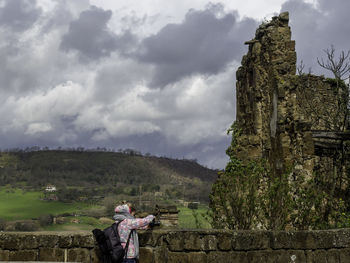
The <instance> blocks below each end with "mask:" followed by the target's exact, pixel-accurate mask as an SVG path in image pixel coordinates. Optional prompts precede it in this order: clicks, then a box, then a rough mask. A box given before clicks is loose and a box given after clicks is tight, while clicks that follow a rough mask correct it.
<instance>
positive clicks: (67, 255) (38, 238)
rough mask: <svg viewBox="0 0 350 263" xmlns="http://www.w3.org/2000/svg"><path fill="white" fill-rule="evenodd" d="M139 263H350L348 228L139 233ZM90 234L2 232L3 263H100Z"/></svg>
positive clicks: (0, 251) (1, 249)
mask: <svg viewBox="0 0 350 263" xmlns="http://www.w3.org/2000/svg"><path fill="white" fill-rule="evenodd" d="M139 238H140V246H141V248H140V263H161V262H164V263H166V262H181V263H183V262H191V263H196V262H198V263H199V262H201V263H203V262H204V263H206V262H208V263H209V262H213V261H218V262H223V263H225V262H237V263H238V262H239V263H245V262H247V263H248V262H261V263H266V262H331V263H333V262H334V263H340V262H342V263H343V262H344V263H345V262H350V229H338V230H323V231H288V232H286V231H226V230H153V231H140V232H139ZM98 255H99V250H98V248H97V247H96V244H95V242H94V239H93V235H92V234H91V232H78V233H67V232H56V233H49V232H31V233H29V232H28V233H14V232H2V233H0V261H1V262H3V261H53V262H54V261H60V262H86V263H88V262H100V261H99V259H98Z"/></svg>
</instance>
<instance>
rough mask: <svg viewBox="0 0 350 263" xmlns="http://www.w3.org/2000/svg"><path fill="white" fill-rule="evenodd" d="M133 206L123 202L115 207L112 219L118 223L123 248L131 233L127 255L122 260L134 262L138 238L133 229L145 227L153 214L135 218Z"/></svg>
mask: <svg viewBox="0 0 350 263" xmlns="http://www.w3.org/2000/svg"><path fill="white" fill-rule="evenodd" d="M135 212H136V210H135V208H134V207H133V206H132V205H131V204H124V205H120V206H117V207H116V208H115V215H114V216H113V219H114V220H115V222H116V223H117V224H118V223H119V225H118V233H119V236H120V242H121V244H122V246H123V247H124V248H125V246H126V242H127V240H128V237H129V235H130V233H131V237H130V242H129V248H128V251H125V253H127V257H126V258H125V259H124V261H123V262H125V263H136V262H137V261H138V258H139V239H138V236H137V232H136V231H132V230H133V229H135V230H136V229H147V227H148V225H149V223H151V222H152V221H153V219H154V216H153V215H148V216H147V217H145V218H135Z"/></svg>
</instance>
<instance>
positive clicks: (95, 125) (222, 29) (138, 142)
mask: <svg viewBox="0 0 350 263" xmlns="http://www.w3.org/2000/svg"><path fill="white" fill-rule="evenodd" d="M286 10H288V11H289V12H290V18H291V21H290V25H291V27H292V31H293V34H292V38H293V39H294V40H296V41H297V44H296V47H297V52H298V60H299V61H300V60H301V59H302V60H303V61H304V63H305V64H306V67H307V68H309V67H312V71H313V72H314V73H320V72H321V71H320V70H319V69H318V67H317V63H316V58H317V57H321V56H323V53H322V52H323V51H322V49H325V48H327V47H329V45H330V44H334V45H335V47H336V49H338V50H342V49H344V50H348V49H350V43H349V42H350V41H349V35H350V23H348V11H349V10H350V1H348V0H333V1H329V0H264V1H261V0H244V1H243V0H222V1H221V2H208V1H206V0H191V1H188V0H166V1H164V0H162V1H161V0H142V1H140V0H129V1H119V0H36V1H35V0H0V40H1V42H0V94H1V96H0V114H1V118H0V148H1V149H7V148H15V147H21V148H25V147H30V146H34V145H38V146H48V147H50V148H56V147H78V146H82V147H85V148H93V147H107V148H114V149H120V148H123V149H125V148H132V149H136V150H139V151H141V152H143V153H147V152H149V153H151V154H153V155H159V156H169V157H175V158H188V159H197V160H198V161H199V163H201V164H204V165H206V166H208V167H210V168H223V167H224V165H225V163H226V162H227V158H226V156H225V149H226V148H227V146H228V145H229V143H230V137H229V136H227V134H226V130H227V129H228V128H229V126H230V124H231V123H232V122H233V121H234V119H235V104H236V102H235V71H236V69H237V67H238V66H239V65H240V61H241V58H242V55H244V53H246V51H247V49H246V46H244V45H243V43H244V41H246V40H249V39H251V38H252V37H253V36H254V33H255V29H256V27H257V26H258V25H259V24H260V23H261V21H263V20H264V19H269V18H271V16H273V15H276V14H278V13H280V12H281V11H286ZM321 73H322V72H321Z"/></svg>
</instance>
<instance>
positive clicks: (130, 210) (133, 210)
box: [127, 203, 136, 216]
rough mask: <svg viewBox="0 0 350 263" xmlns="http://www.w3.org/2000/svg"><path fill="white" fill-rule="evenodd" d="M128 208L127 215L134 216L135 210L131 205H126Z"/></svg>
mask: <svg viewBox="0 0 350 263" xmlns="http://www.w3.org/2000/svg"><path fill="white" fill-rule="evenodd" d="M127 205H128V207H129V213H130V214H131V215H132V216H134V215H135V214H136V208H135V206H134V205H133V204H132V203H127Z"/></svg>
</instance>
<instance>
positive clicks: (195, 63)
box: [137, 5, 257, 86]
mask: <svg viewBox="0 0 350 263" xmlns="http://www.w3.org/2000/svg"><path fill="white" fill-rule="evenodd" d="M256 25H257V23H256V21H254V20H252V19H243V20H242V21H238V15H237V13H234V12H232V13H226V14H225V13H223V7H222V6H220V5H215V6H213V5H211V6H208V7H207V9H205V10H202V11H195V10H190V11H189V12H188V13H187V14H186V17H185V19H184V21H183V22H182V23H181V24H168V25H166V26H165V27H163V28H162V29H161V30H160V31H159V32H158V33H157V34H155V35H152V36H150V37H148V38H146V39H144V40H143V42H142V47H141V50H140V52H139V54H138V55H137V57H138V59H139V60H140V61H142V62H146V63H152V64H154V65H155V66H156V72H155V75H154V78H153V80H152V83H151V86H153V85H154V86H165V85H167V84H169V83H174V82H176V81H178V80H180V79H181V78H183V77H185V76H190V75H192V74H195V73H200V74H217V73H218V72H220V71H221V70H223V69H224V67H225V66H226V65H227V64H228V63H230V62H232V60H233V59H239V60H240V57H241V55H242V54H243V50H244V49H245V47H244V45H243V42H244V40H246V39H248V38H251V36H252V35H253V32H254V30H255V28H256Z"/></svg>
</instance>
